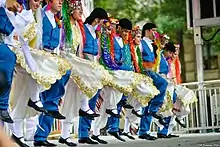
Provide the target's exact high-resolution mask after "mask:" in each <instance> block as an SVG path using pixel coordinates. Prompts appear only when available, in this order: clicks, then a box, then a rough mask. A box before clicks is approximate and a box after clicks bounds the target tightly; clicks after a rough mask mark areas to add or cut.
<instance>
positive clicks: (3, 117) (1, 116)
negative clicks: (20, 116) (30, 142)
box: [0, 110, 14, 123]
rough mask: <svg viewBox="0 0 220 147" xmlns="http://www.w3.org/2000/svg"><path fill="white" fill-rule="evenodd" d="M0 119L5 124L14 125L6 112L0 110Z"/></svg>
mask: <svg viewBox="0 0 220 147" xmlns="http://www.w3.org/2000/svg"><path fill="white" fill-rule="evenodd" d="M0 119H1V120H2V121H4V122H7V123H14V121H13V120H12V119H11V117H10V115H9V113H8V111H7V110H0Z"/></svg>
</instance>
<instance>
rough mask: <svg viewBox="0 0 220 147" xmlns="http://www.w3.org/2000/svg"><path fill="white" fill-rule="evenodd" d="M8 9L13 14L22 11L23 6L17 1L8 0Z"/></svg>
mask: <svg viewBox="0 0 220 147" xmlns="http://www.w3.org/2000/svg"><path fill="white" fill-rule="evenodd" d="M6 8H7V9H8V10H10V11H13V12H19V11H21V10H22V7H21V5H20V4H19V3H18V2H17V1H15V0H6Z"/></svg>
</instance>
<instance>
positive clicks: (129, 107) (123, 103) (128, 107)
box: [119, 100, 134, 109]
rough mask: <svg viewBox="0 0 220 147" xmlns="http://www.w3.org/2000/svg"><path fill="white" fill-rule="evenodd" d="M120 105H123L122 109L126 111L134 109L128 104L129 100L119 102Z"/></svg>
mask: <svg viewBox="0 0 220 147" xmlns="http://www.w3.org/2000/svg"><path fill="white" fill-rule="evenodd" d="M119 104H120V105H122V107H124V108H125V109H133V108H134V107H133V106H131V105H130V104H128V103H127V100H123V101H120V102H119Z"/></svg>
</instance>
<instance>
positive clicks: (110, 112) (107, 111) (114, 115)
mask: <svg viewBox="0 0 220 147" xmlns="http://www.w3.org/2000/svg"><path fill="white" fill-rule="evenodd" d="M105 113H107V114H109V115H111V116H113V117H116V118H121V115H120V114H115V113H113V112H112V110H111V109H106V111H105Z"/></svg>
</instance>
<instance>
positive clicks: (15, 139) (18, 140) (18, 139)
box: [11, 134, 29, 147]
mask: <svg viewBox="0 0 220 147" xmlns="http://www.w3.org/2000/svg"><path fill="white" fill-rule="evenodd" d="M22 138H23V137H20V138H18V137H16V136H15V135H14V134H12V136H11V139H12V140H14V142H15V143H17V144H18V145H19V146H20V147H29V146H28V145H27V144H25V143H23V142H22V141H21V139H22Z"/></svg>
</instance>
